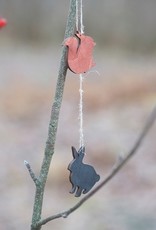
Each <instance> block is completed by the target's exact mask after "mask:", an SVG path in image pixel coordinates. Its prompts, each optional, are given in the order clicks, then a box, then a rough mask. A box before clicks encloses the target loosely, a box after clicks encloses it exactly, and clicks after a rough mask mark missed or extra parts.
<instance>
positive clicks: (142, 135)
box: [38, 107, 156, 226]
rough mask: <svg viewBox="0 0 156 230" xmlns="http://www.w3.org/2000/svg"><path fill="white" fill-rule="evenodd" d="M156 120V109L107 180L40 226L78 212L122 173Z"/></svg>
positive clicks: (41, 222)
mask: <svg viewBox="0 0 156 230" xmlns="http://www.w3.org/2000/svg"><path fill="white" fill-rule="evenodd" d="M155 120H156V107H155V108H154V109H153V111H152V112H151V114H150V116H149V119H148V120H147V122H146V124H145V126H144V128H143V130H142V132H141V133H140V135H139V137H138V139H137V140H136V142H135V144H134V146H133V147H132V149H131V150H130V151H129V152H128V153H127V154H126V156H125V157H121V156H119V158H118V160H117V162H116V163H115V164H114V166H113V167H112V169H111V171H110V172H109V173H108V175H107V176H106V177H105V179H104V180H103V181H102V182H101V183H100V184H99V185H98V186H97V187H96V188H95V189H93V190H92V191H91V192H90V193H88V195H86V196H85V197H84V198H82V199H81V200H80V201H79V202H78V203H77V204H75V205H74V206H73V207H72V208H70V209H68V210H67V211H64V212H61V213H58V214H56V215H52V216H49V217H47V218H45V219H43V220H41V221H39V222H38V226H42V225H44V224H46V223H48V222H50V221H52V220H54V219H58V218H61V217H63V218H66V217H68V216H69V215H70V214H71V213H73V212H74V211H75V210H77V209H78V208H79V207H80V206H81V205H82V204H84V203H85V202H86V201H87V200H88V199H90V198H91V197H92V196H93V195H94V194H95V193H96V192H98V191H99V190H100V189H101V188H102V187H103V186H104V185H106V184H107V183H108V182H109V181H110V180H111V179H112V178H113V177H114V176H115V175H116V174H117V173H118V172H119V171H120V169H121V168H122V167H123V166H124V165H125V164H126V163H127V161H128V160H129V159H130V158H131V157H132V156H133V155H134V154H135V153H136V152H137V150H138V148H139V147H140V145H141V144H142V142H143V140H144V138H145V137H146V135H147V134H148V132H149V130H150V128H151V127H152V126H153V124H154V122H155Z"/></svg>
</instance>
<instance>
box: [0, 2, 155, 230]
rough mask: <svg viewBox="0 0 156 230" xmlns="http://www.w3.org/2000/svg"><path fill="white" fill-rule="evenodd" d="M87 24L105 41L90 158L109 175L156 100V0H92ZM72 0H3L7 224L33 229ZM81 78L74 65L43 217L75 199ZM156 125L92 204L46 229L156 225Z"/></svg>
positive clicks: (91, 117) (95, 88)
mask: <svg viewBox="0 0 156 230" xmlns="http://www.w3.org/2000/svg"><path fill="white" fill-rule="evenodd" d="M83 5H84V7H83V12H84V25H85V33H86V34H87V35H89V36H92V37H93V38H94V40H95V42H96V47H95V49H94V59H95V62H96V66H95V67H94V68H93V69H92V70H91V71H90V72H89V74H88V75H87V76H86V77H85V80H84V135H85V146H86V152H87V154H86V157H85V162H86V163H87V164H91V165H94V167H95V168H96V171H97V172H98V173H99V174H100V175H101V180H102V179H103V178H104V177H105V175H106V174H107V173H108V172H109V170H110V169H111V167H112V166H113V164H114V163H115V161H116V159H117V157H118V156H119V155H122V154H123V155H124V154H126V153H127V152H128V151H129V150H130V149H131V148H132V146H133V144H134V143H135V140H136V139H137V137H138V135H139V133H140V131H141V130H142V127H143V125H144V124H145V122H146V120H147V118H148V116H149V114H150V112H151V111H152V109H153V107H154V106H155V104H156V23H155V22H156V13H155V10H156V1H154V0H148V1H145V0H131V1H128V0H115V1H114V0H96V1H93V0H90V1H84V3H83ZM68 7H69V0H68V1H67V0H64V1H62V0H57V1H56V0H45V1H41V0H34V1H31V0H27V1H24V0H14V1H11V0H1V1H0V16H3V17H5V18H7V20H8V25H7V27H5V28H3V29H2V30H1V31H0V204H1V205H0V228H1V229H3V230H10V229H11V230H20V229H30V227H29V226H30V222H31V215H32V206H33V200H34V191H35V188H34V184H33V182H32V181H31V179H30V176H29V175H28V172H27V170H26V168H25V166H24V164H23V161H24V160H27V161H28V162H30V164H31V166H32V168H33V169H34V171H35V172H36V174H38V173H39V170H40V166H41V162H42V158H43V152H44V147H45V142H46V138H47V131H48V123H49V117H50V111H51V105H52V99H53V96H54V92H55V84H56V80H57V73H58V68H59V62H60V55H61V49H62V47H61V44H62V42H63V38H64V31H65V25H66V19H67V15H68ZM78 106H79V77H78V76H77V75H74V74H73V73H70V71H68V75H67V79H66V85H65V91H64V99H63V104H62V108H61V114H60V120H59V127H58V133H57V142H56V152H55V155H54V157H53V160H52V165H51V168H50V172H49V177H48V182H47V186H46V190H45V198H44V206H43V217H47V216H49V215H52V214H56V213H58V212H60V211H63V210H66V209H68V208H70V207H71V206H73V205H74V204H75V203H76V202H77V201H78V199H77V198H74V196H73V195H71V194H69V190H70V189H71V185H70V183H69V180H68V176H69V172H68V171H67V166H68V164H69V162H70V161H71V160H72V155H71V146H72V145H73V146H75V147H76V148H78V147H79V120H78V117H79V114H78V110H79V108H78ZM155 138H156V124H155V125H154V126H153V127H152V129H151V131H150V133H149V134H148V136H147V137H146V140H145V141H144V143H143V145H142V146H141V147H140V149H139V151H138V152H137V154H136V156H134V157H133V158H132V159H131V160H130V161H129V163H128V164H127V165H126V166H125V167H124V168H123V169H122V170H121V171H120V173H119V174H118V175H117V176H116V177H115V178H114V179H113V180H112V181H111V182H110V183H109V184H108V185H107V186H106V187H104V188H103V189H101V190H100V191H99V192H98V193H97V194H96V195H95V196H94V197H93V198H91V199H90V200H89V201H88V202H87V203H86V204H84V205H83V207H81V208H79V210H77V211H76V212H74V213H73V214H72V215H71V216H69V217H68V218H67V219H58V220H54V221H53V222H51V223H49V224H47V225H45V226H44V227H43V229H45V230H49V229H53V228H57V229H63V230H67V229H68V230H72V229H73V228H74V229H75V230H80V229H86V228H88V229H90V230H131V229H133V230H138V229H142V230H147V229H148V230H154V229H156V219H155V213H156V201H155V194H156V183H155V178H156V167H155V162H156V143H155Z"/></svg>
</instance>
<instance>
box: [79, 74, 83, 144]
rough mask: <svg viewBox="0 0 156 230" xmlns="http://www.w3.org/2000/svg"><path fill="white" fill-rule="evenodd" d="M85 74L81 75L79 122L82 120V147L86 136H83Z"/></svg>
mask: <svg viewBox="0 0 156 230" xmlns="http://www.w3.org/2000/svg"><path fill="white" fill-rule="evenodd" d="M82 86H83V74H80V88H79V93H80V103H79V120H80V129H79V134H80V147H81V146H84V134H83V87H82Z"/></svg>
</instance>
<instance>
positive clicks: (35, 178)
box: [24, 161, 39, 186]
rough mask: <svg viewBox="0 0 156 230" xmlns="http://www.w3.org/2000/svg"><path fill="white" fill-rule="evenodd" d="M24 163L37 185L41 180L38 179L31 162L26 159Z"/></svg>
mask: <svg viewBox="0 0 156 230" xmlns="http://www.w3.org/2000/svg"><path fill="white" fill-rule="evenodd" d="M24 165H25V166H26V167H27V169H28V172H29V174H30V177H31V178H32V180H33V181H34V183H35V185H36V186H37V184H38V182H39V180H38V179H37V177H36V176H35V173H34V172H33V170H32V168H31V166H30V164H29V162H28V161H24Z"/></svg>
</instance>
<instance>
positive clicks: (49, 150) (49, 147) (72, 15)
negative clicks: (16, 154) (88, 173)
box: [31, 0, 76, 230]
mask: <svg viewBox="0 0 156 230" xmlns="http://www.w3.org/2000/svg"><path fill="white" fill-rule="evenodd" d="M75 21H76V0H70V7H69V15H68V18H67V25H66V31H65V38H64V39H66V38H67V37H71V36H73V34H74V32H75ZM66 52H67V48H66V47H63V50H62V57H61V62H60V68H59V73H58V80H57V85H56V91H55V97H54V103H53V106H52V111H51V117H50V122H49V130H48V138H47V142H46V147H45V152H44V158H43V162H42V166H41V170H40V174H39V181H40V183H39V184H38V185H37V186H36V193H35V201H34V207H33V215H32V224H31V230H40V229H41V226H37V223H38V222H39V221H40V219H41V212H42V203H43V195H44V188H45V184H46V181H47V176H48V172H49V167H50V163H51V159H52V156H53V154H54V147H55V140H56V133H57V127H58V120H59V113H60V108H61V103H62V98H63V91H64V84H65V79H66V73H67V69H68V65H67V60H66Z"/></svg>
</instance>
